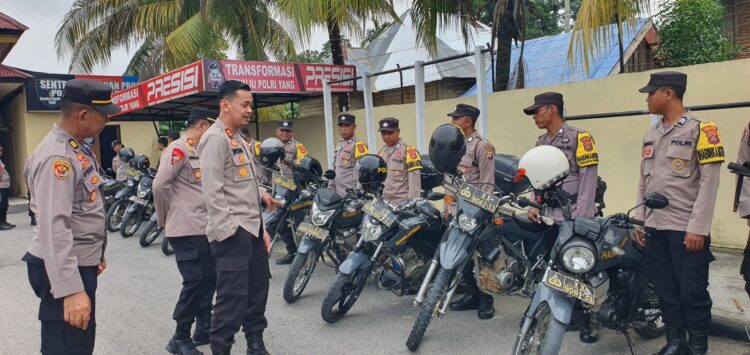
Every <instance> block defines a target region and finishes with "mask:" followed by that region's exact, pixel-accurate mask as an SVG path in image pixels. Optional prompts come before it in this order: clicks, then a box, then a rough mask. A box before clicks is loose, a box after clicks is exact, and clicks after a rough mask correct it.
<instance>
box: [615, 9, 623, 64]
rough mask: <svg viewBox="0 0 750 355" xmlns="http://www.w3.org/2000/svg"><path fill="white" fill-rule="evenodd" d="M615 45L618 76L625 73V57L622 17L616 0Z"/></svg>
mask: <svg viewBox="0 0 750 355" xmlns="http://www.w3.org/2000/svg"><path fill="white" fill-rule="evenodd" d="M616 6H617V12H616V14H617V44H618V47H619V49H620V74H622V73H624V72H625V58H624V57H625V55H624V54H623V49H622V17H621V16H620V0H617V3H616Z"/></svg>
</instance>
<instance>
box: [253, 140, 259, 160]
mask: <svg viewBox="0 0 750 355" xmlns="http://www.w3.org/2000/svg"><path fill="white" fill-rule="evenodd" d="M260 146H261V143H260V142H255V144H254V147H253V150H254V151H255V156H256V157H259V156H260Z"/></svg>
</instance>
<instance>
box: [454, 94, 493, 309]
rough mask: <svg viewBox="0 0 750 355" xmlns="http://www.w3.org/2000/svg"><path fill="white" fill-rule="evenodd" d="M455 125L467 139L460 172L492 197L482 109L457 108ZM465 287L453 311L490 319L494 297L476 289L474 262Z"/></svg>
mask: <svg viewBox="0 0 750 355" xmlns="http://www.w3.org/2000/svg"><path fill="white" fill-rule="evenodd" d="M448 116H449V117H451V120H452V122H453V124H454V125H456V126H457V127H458V128H460V129H461V131H462V132H463V134H464V137H466V154H464V156H463V157H462V158H461V161H460V162H459V164H458V171H459V172H460V173H461V176H463V178H464V179H465V180H466V182H469V183H474V184H477V187H478V188H480V189H482V190H484V191H486V192H489V193H492V191H493V190H494V185H495V146H493V145H492V143H490V141H489V140H487V139H485V138H484V137H482V136H481V135H480V134H479V132H477V131H476V128H475V126H476V123H477V119H478V118H479V109H478V108H476V107H474V106H471V105H466V104H458V105H456V109H455V110H454V111H453V112H451V113H449V114H448ZM455 213H456V205H455V203H451V204H448V205H447V206H446V214H447V215H454V214H455ZM463 280H464V283H466V285H467V286H468V290H467V292H466V293H465V294H464V296H463V297H462V298H460V299H458V300H456V301H454V302H451V304H450V309H451V310H453V311H465V310H469V309H476V310H477V317H479V319H491V318H492V317H493V316H494V315H495V307H494V304H493V303H494V300H493V298H492V296H490V295H487V294H484V293H482V292H480V291H479V288H477V283H476V280H475V279H474V262H473V261H470V262H469V263H468V264H467V265H466V267H465V268H464V271H463Z"/></svg>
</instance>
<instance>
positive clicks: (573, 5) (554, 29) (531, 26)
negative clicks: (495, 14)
mask: <svg viewBox="0 0 750 355" xmlns="http://www.w3.org/2000/svg"><path fill="white" fill-rule="evenodd" d="M472 1H473V3H474V16H476V18H477V20H479V21H480V22H482V23H484V24H487V25H491V24H492V11H493V9H494V8H495V3H496V1H497V0H472ZM581 1H582V0H570V18H571V19H575V18H576V14H577V13H578V9H580V8H581ZM526 7H527V16H526V18H525V22H526V23H525V26H526V39H534V38H538V37H544V36H552V35H556V34H559V33H561V32H563V31H565V1H564V0H529V1H526Z"/></svg>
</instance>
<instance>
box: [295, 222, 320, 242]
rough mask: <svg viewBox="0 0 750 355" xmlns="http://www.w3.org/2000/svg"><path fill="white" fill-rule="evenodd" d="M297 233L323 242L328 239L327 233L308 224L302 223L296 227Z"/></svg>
mask: <svg viewBox="0 0 750 355" xmlns="http://www.w3.org/2000/svg"><path fill="white" fill-rule="evenodd" d="M297 233H299V234H300V235H302V236H305V237H310V238H315V239H320V240H325V239H326V238H328V231H327V230H325V229H323V228H318V227H316V226H314V225H312V224H310V223H307V222H302V223H300V225H299V226H298V227H297Z"/></svg>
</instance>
